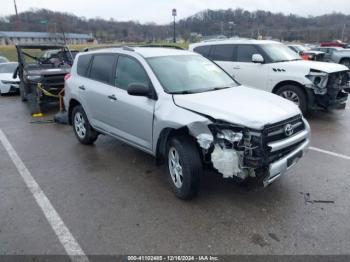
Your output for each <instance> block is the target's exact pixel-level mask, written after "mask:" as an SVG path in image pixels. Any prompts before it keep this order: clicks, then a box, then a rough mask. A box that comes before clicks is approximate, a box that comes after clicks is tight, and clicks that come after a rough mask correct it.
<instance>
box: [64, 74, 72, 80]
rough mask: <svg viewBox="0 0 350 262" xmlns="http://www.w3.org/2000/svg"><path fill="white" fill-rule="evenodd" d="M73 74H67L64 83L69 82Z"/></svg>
mask: <svg viewBox="0 0 350 262" xmlns="http://www.w3.org/2000/svg"><path fill="white" fill-rule="evenodd" d="M71 76H72V75H71V74H66V75H65V76H64V81H67V80H68V79H69V78H71Z"/></svg>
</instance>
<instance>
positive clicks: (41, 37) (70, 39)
mask: <svg viewBox="0 0 350 262" xmlns="http://www.w3.org/2000/svg"><path fill="white" fill-rule="evenodd" d="M65 38H66V41H67V44H87V43H92V42H94V40H95V39H94V37H93V36H92V34H75V33H66V34H65ZM42 43H46V44H57V43H64V37H63V34H62V33H46V32H9V31H0V45H14V44H42Z"/></svg>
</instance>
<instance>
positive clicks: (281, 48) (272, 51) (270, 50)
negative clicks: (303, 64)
mask: <svg viewBox="0 0 350 262" xmlns="http://www.w3.org/2000/svg"><path fill="white" fill-rule="evenodd" d="M261 48H262V49H263V50H264V51H265V53H266V54H267V55H268V56H269V57H270V59H271V62H272V63H278V62H288V61H294V60H301V58H300V56H299V55H298V54H297V53H295V52H294V51H293V50H291V49H290V48H289V47H287V46H285V45H282V44H266V45H261Z"/></svg>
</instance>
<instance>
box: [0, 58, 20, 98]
mask: <svg viewBox="0 0 350 262" xmlns="http://www.w3.org/2000/svg"><path fill="white" fill-rule="evenodd" d="M17 67H18V63H15V62H12V63H11V62H10V63H1V64H0V95H4V94H8V93H18V92H19V78H18V77H16V78H13V74H14V73H15V71H16V69H17Z"/></svg>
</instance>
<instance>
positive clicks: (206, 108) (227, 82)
mask: <svg viewBox="0 0 350 262" xmlns="http://www.w3.org/2000/svg"><path fill="white" fill-rule="evenodd" d="M65 105H66V110H67V112H68V113H69V122H70V123H71V124H72V125H73V130H74V132H75V135H76V137H77V139H78V140H79V141H80V142H81V143H83V144H92V143H94V142H95V140H96V139H97V138H98V135H99V134H105V135H110V136H113V137H115V138H117V139H119V140H121V141H124V142H125V143H128V144H130V145H132V146H134V147H136V148H139V149H141V150H143V151H145V152H147V153H149V154H151V155H153V156H155V157H156V159H157V160H158V162H159V163H166V165H167V167H168V168H167V169H168V176H169V180H170V183H171V186H172V188H173V190H174V192H175V194H176V195H177V196H178V197H179V198H181V199H187V198H190V197H192V196H193V195H194V194H195V193H196V192H197V190H198V187H199V184H200V178H201V176H202V174H203V168H204V167H209V168H210V167H211V168H214V169H216V170H217V171H218V173H220V174H222V176H223V177H225V178H233V179H237V180H239V181H252V182H253V184H258V185H259V186H267V185H269V184H271V183H272V182H274V181H275V180H276V179H278V178H279V177H280V176H281V175H283V174H284V173H285V172H286V171H287V170H288V169H290V168H291V167H292V166H294V164H295V163H296V162H297V161H298V160H299V159H300V158H301V157H302V156H303V155H304V153H305V152H306V150H307V148H308V145H309V142H310V139H309V136H310V127H309V125H308V123H307V121H306V120H305V119H303V117H302V116H301V112H300V110H299V109H298V107H297V106H295V105H294V104H293V103H291V102H289V101H286V100H284V99H282V98H280V97H278V96H276V95H272V94H269V93H267V92H262V91H259V90H254V89H251V88H247V87H243V86H240V85H239V84H237V82H235V80H234V79H233V78H231V77H230V76H229V75H228V74H227V73H226V72H225V71H223V70H222V69H221V68H220V67H218V66H217V65H215V64H214V63H213V62H211V61H210V60H208V59H206V58H204V57H202V56H200V55H198V54H194V53H192V52H188V51H180V50H172V49H166V48H133V49H132V48H129V47H126V48H112V49H105V50H99V51H93V52H86V53H80V54H78V55H77V57H76V59H75V61H74V65H73V67H72V70H71V75H68V76H67V77H66V84H65Z"/></svg>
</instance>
